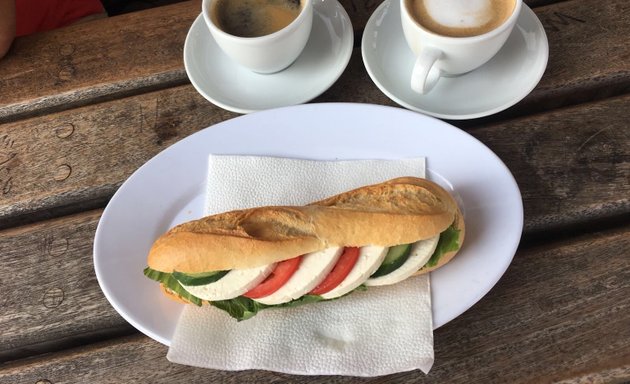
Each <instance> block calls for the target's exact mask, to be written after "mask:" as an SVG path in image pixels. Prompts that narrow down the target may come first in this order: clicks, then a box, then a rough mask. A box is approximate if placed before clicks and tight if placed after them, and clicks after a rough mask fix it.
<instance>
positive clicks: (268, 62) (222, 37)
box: [202, 0, 313, 73]
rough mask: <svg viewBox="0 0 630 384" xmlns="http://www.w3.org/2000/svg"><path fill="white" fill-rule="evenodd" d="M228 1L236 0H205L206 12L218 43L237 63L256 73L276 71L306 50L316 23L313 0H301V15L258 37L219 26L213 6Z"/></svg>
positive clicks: (208, 22) (208, 24) (206, 19)
mask: <svg viewBox="0 0 630 384" xmlns="http://www.w3.org/2000/svg"><path fill="white" fill-rule="evenodd" d="M221 1H223V4H221ZM227 1H234V0H203V3H202V13H203V18H204V20H205V22H206V25H207V26H208V29H209V30H210V33H211V34H212V37H213V38H214V40H215V41H216V43H217V45H218V46H219V47H220V48H221V50H222V51H223V52H224V53H225V54H226V55H227V56H228V57H230V58H231V59H232V60H233V61H235V62H236V63H238V64H240V65H242V66H244V67H246V68H248V69H250V70H252V71H254V72H258V73H274V72H278V71H281V70H283V69H285V68H286V67H288V66H289V65H291V64H292V63H293V62H294V61H295V60H296V59H297V58H298V56H299V55H300V53H302V51H303V50H304V47H305V46H306V42H307V41H308V38H309V36H310V34H311V27H312V25H313V4H312V0H300V10H299V14H298V15H297V17H295V19H293V21H291V22H290V23H289V24H288V25H287V26H286V27H284V28H282V29H280V30H278V31H275V32H272V33H269V34H265V35H261V36H255V37H242V36H238V35H236V34H231V33H228V32H226V31H225V29H226V28H225V26H220V25H218V24H219V23H220V21H219V20H216V19H217V16H216V10H213V7H214V6H221V5H224V4H225V3H226V2H227ZM215 3H216V4H215Z"/></svg>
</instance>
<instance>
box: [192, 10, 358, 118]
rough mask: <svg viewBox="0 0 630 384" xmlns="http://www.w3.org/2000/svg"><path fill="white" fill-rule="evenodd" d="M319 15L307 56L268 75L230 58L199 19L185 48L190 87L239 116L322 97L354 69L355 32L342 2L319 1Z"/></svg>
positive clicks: (200, 16)
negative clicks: (349, 65) (352, 59)
mask: <svg viewBox="0 0 630 384" xmlns="http://www.w3.org/2000/svg"><path fill="white" fill-rule="evenodd" d="M313 11H314V12H313V29H312V30H311V35H310V37H309V40H308V42H307V43H306V47H304V51H302V53H301V54H300V56H299V57H298V58H297V60H296V61H295V62H294V63H293V64H291V65H290V66H289V67H288V68H286V69H285V70H283V71H280V72H277V73H273V74H268V75H264V74H259V73H255V72H252V71H250V70H248V69H247V68H245V67H243V66H241V65H239V64H237V63H235V62H234V61H232V60H231V59H230V58H228V57H227V56H226V55H225V53H223V51H222V50H221V49H220V48H219V46H218V45H217V43H216V42H215V40H214V39H213V37H212V35H211V34H210V31H208V27H207V26H206V24H205V22H204V20H203V17H202V15H199V16H198V17H197V19H196V20H195V21H194V22H193V24H192V27H191V28H190V31H189V32H188V36H187V37H186V42H185V44H184V66H185V67H186V73H187V74H188V78H189V79H190V82H191V83H192V84H193V86H194V87H195V89H196V90H197V92H199V93H200V94H201V95H202V96H203V97H205V98H206V99H207V100H208V101H210V102H211V103H213V104H215V105H217V106H219V107H221V108H224V109H227V110H229V111H233V112H238V113H250V112H254V111H261V110H264V109H271V108H277V107H284V106H289V105H296V104H301V103H305V102H307V101H310V100H312V99H313V98H315V97H317V96H319V95H320V94H322V93H323V92H324V91H326V90H327V89H328V88H329V87H330V86H331V85H333V83H334V82H335V81H337V79H338V78H339V76H341V74H342V73H343V71H344V69H345V68H346V66H347V65H348V62H349V61H350V56H351V54H352V48H353V43H354V32H353V30H352V24H351V23H350V17H349V16H348V13H346V11H345V9H344V8H343V7H342V6H341V4H339V2H337V1H336V0H326V1H314V2H313Z"/></svg>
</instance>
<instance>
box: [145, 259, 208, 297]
mask: <svg viewBox="0 0 630 384" xmlns="http://www.w3.org/2000/svg"><path fill="white" fill-rule="evenodd" d="M143 272H144V275H145V276H146V277H148V278H149V279H151V280H155V281H157V282H159V283H162V284H164V286H165V287H166V288H168V289H170V290H171V291H173V292H175V293H176V294H178V295H179V296H180V297H181V298H183V299H185V300H188V301H190V302H191V303H193V304H195V305H197V306H201V303H202V301H201V299H200V298H198V297H196V296H193V295H191V294H190V293H189V292H188V291H187V290H185V289H184V287H182V286H181V285H180V284H179V281H177V280H176V279H175V278H174V277H173V275H172V274H170V273H166V272H160V271H156V270H155V269H151V268H149V267H146V268H145V269H144V271H143Z"/></svg>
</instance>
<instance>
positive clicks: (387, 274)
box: [144, 177, 465, 321]
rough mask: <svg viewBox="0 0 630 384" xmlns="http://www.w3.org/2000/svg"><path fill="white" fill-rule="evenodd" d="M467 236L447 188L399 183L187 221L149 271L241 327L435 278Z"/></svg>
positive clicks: (167, 237) (155, 251)
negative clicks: (277, 311) (269, 313)
mask: <svg viewBox="0 0 630 384" xmlns="http://www.w3.org/2000/svg"><path fill="white" fill-rule="evenodd" d="M464 233H465V227H464V220H463V216H462V213H461V211H460V209H459V207H458V206H457V203H456V202H455V200H454V199H453V197H452V196H451V195H450V194H449V193H448V192H447V191H446V190H444V189H443V188H442V187H440V186H439V185H437V184H435V183H433V182H431V181H429V180H426V179H421V178H415V177H401V178H396V179H392V180H389V181H386V182H383V183H380V184H374V185H368V186H364V187H361V188H357V189H354V190H351V191H347V192H344V193H341V194H338V195H335V196H332V197H329V198H326V199H324V200H321V201H317V202H314V203H311V204H308V205H305V206H268V207H259V208H251V209H243V210H235V211H230V212H224V213H220V214H216V215H211V216H207V217H204V218H201V219H199V220H194V221H190V222H186V223H183V224H180V225H178V226H176V227H174V228H172V229H170V230H169V231H168V232H166V233H165V234H163V235H162V236H160V237H159V238H158V239H157V240H156V241H155V242H154V244H153V246H152V247H151V249H150V251H149V254H148V257H147V264H148V267H147V268H146V269H145V270H144V274H145V276H147V277H148V278H150V279H152V280H155V281H157V282H159V283H160V287H161V289H162V292H163V293H164V294H166V295H167V296H168V297H170V298H172V299H174V300H178V301H180V302H183V303H189V304H195V305H203V304H210V305H212V306H214V307H217V308H219V309H222V310H224V311H226V312H227V313H228V314H229V315H230V316H232V317H234V318H236V319H237V320H239V321H240V320H245V319H248V318H251V317H252V316H254V315H256V313H258V312H259V311H260V310H262V309H267V308H277V307H291V306H297V305H303V304H306V303H313V302H318V301H323V300H334V299H337V298H340V297H342V296H345V295H348V294H350V293H352V292H354V291H357V290H366V289H371V287H378V286H383V285H390V284H395V283H398V282H400V281H402V280H405V279H407V278H409V277H411V276H414V275H418V274H423V273H428V272H431V271H433V270H435V269H437V268H439V267H441V266H443V265H444V264H446V263H448V262H449V261H450V260H451V259H452V258H453V257H454V256H455V254H456V253H457V252H458V250H459V249H460V248H461V245H462V243H463V240H464Z"/></svg>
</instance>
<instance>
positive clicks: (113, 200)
mask: <svg viewBox="0 0 630 384" xmlns="http://www.w3.org/2000/svg"><path fill="white" fill-rule="evenodd" d="M313 108H333V109H335V108H341V109H343V108H359V110H362V109H365V108H367V109H376V110H379V109H380V110H385V111H388V112H387V113H403V114H404V113H406V114H408V115H414V116H415V117H414V118H418V119H420V120H423V119H426V120H427V121H429V122H431V123H432V124H437V125H438V126H440V129H450V130H451V131H452V132H456V134H458V135H463V137H464V138H465V139H466V140H472V141H473V143H474V144H476V145H480V146H481V148H484V150H485V151H486V152H487V154H489V155H490V156H491V157H493V160H494V162H495V164H496V165H498V166H499V168H501V171H502V172H503V176H505V177H506V178H507V181H508V182H510V183H511V184H510V187H511V188H513V192H515V193H516V195H515V196H512V198H515V200H516V201H518V202H519V203H520V204H519V206H518V207H516V213H517V222H516V223H515V225H516V227H517V228H518V233H517V237H518V239H517V240H516V241H515V242H513V243H512V244H511V245H512V246H511V248H510V249H509V252H507V253H509V255H508V257H506V258H504V260H503V264H502V269H501V271H500V273H497V274H496V275H495V276H494V278H493V279H492V280H491V282H490V283H489V284H488V285H487V287H486V288H487V289H484V290H479V291H477V293H478V294H477V295H475V296H474V297H471V299H470V300H469V301H468V302H466V303H465V304H464V305H463V306H462V307H461V310H460V311H459V313H457V314H456V315H454V316H452V317H450V318H448V319H447V320H446V321H443V322H442V323H441V324H437V325H435V324H434V329H437V328H438V327H440V326H442V325H444V324H446V323H448V322H449V321H451V320H453V319H455V318H457V317H458V316H460V315H461V314H463V313H464V312H466V311H467V310H468V309H470V307H472V306H473V305H474V304H475V303H477V302H478V301H479V300H480V299H481V298H483V297H484V296H485V295H486V294H487V293H488V292H489V291H490V289H492V288H493V287H494V286H495V285H496V283H497V282H498V281H499V280H500V279H501V277H502V276H503V275H504V274H505V271H506V270H507V268H508V267H509V265H510V264H511V262H512V260H513V257H514V254H515V252H516V250H517V248H518V245H519V243H520V236H521V234H522V230H523V205H522V197H521V194H520V189H519V188H518V184H517V183H516V180H515V179H514V176H513V175H512V173H511V172H510V171H509V168H508V167H507V166H506V165H505V163H503V161H502V160H501V159H500V158H499V157H498V156H497V155H496V154H495V153H494V152H493V151H492V150H491V149H490V148H488V147H487V146H486V145H485V144H484V143H482V142H481V141H480V140H478V139H477V138H475V137H474V136H472V135H470V134H469V133H467V132H465V131H463V130H460V129H459V128H457V127H455V126H453V125H451V124H448V123H446V122H443V121H441V120H439V119H436V118H434V117H431V116H426V115H422V114H418V113H415V112H412V111H409V110H405V109H401V108H396V107H389V106H383V105H375V104H360V103H311V104H305V105H297V106H288V107H282V108H278V109H273V110H266V111H262V112H259V113H257V114H250V115H243V116H239V117H236V118H233V119H229V120H225V121H222V122H219V123H217V124H214V125H211V126H209V127H207V128H205V129H202V130H200V131H198V132H196V133H193V134H191V135H189V136H187V137H185V138H183V139H181V140H179V141H177V142H176V143H174V144H172V145H170V146H169V147H167V148H165V149H163V150H162V151H160V152H159V153H157V154H156V155H155V156H153V157H152V158H151V159H149V160H148V161H147V162H145V163H144V164H143V165H141V166H140V167H139V168H138V169H136V170H135V171H134V172H133V173H132V174H131V175H130V176H129V177H128V178H127V180H125V182H123V184H122V185H121V186H120V188H119V189H118V190H117V191H116V193H114V195H113V196H112V198H111V200H110V203H109V204H108V205H107V206H106V207H105V209H104V211H103V214H102V215H101V217H100V219H99V221H98V225H97V228H96V233H95V238H94V244H93V262H94V269H95V273H96V277H97V281H98V284H99V287H100V288H101V290H102V292H103V293H104V295H105V297H106V298H107V300H108V302H109V303H110V304H111V305H112V307H114V309H115V310H116V311H117V312H118V313H119V314H120V315H121V316H122V317H123V318H124V319H125V320H126V321H127V322H129V323H130V324H131V325H132V326H134V327H135V328H137V329H138V330H140V331H141V332H142V333H144V334H146V335H147V336H149V337H151V338H153V339H154V340H156V341H158V342H160V343H162V344H164V345H170V339H168V338H164V337H162V336H161V335H159V334H157V333H156V332H155V331H152V330H150V329H148V328H146V326H145V325H143V324H141V323H139V322H138V321H136V318H134V317H133V316H132V314H130V313H127V312H126V311H124V309H123V308H122V306H121V305H119V303H118V302H117V299H116V298H115V297H113V294H112V293H111V292H109V290H108V288H107V287H106V283H105V280H104V279H105V278H106V277H105V276H103V273H102V272H101V269H102V268H101V267H99V265H100V263H101V261H99V258H100V256H99V252H100V251H99V247H100V246H101V243H102V240H101V237H102V233H103V231H104V228H105V227H104V223H105V221H106V220H107V218H108V216H109V215H110V211H111V210H112V209H115V208H116V204H117V200H118V197H119V196H120V195H121V194H124V193H125V189H126V188H125V186H128V185H130V184H133V183H135V179H137V178H138V177H140V176H142V173H143V172H147V171H146V170H147V169H150V167H151V166H152V165H151V164H153V163H155V162H158V161H159V160H158V159H160V157H164V156H165V154H167V153H169V154H170V153H172V152H176V151H178V150H179V148H185V147H186V145H187V143H188V142H192V141H194V140H195V139H196V138H198V137H200V135H204V132H205V134H209V133H208V132H210V130H211V129H216V128H217V127H219V128H221V127H222V128H223V129H225V128H228V129H229V127H230V126H231V125H233V124H235V123H234V121H242V120H243V119H244V118H249V119H251V118H254V119H255V118H257V116H260V115H262V114H271V115H272V116H273V115H275V114H278V113H280V114H282V113H283V112H285V111H287V110H291V111H294V110H298V109H306V110H308V109H313ZM307 113H308V112H307ZM353 113H355V112H354V111H353ZM430 129H434V128H433V127H432V128H430ZM210 153H211V152H210V151H208V152H207V153H206V157H207V155H208V154H210ZM261 155H264V154H261ZM341 158H343V157H341ZM427 159H428V160H430V158H427ZM428 164H429V165H428V166H427V177H429V176H430V174H431V173H435V172H436V171H437V170H433V169H432V168H431V166H430V162H429V163H428ZM436 174H437V175H439V173H436ZM138 175H140V176H138ZM447 182H449V180H447ZM465 209H466V207H464V210H465ZM515 234H516V232H515ZM465 247H466V244H465ZM447 266H448V265H447ZM438 271H439V270H438ZM436 272H437V271H436ZM436 272H432V275H433V274H434V273H436ZM156 292H159V290H156ZM432 296H433V292H432ZM181 308H183V306H180V310H181ZM433 315H434V316H435V313H434V314H433Z"/></svg>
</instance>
